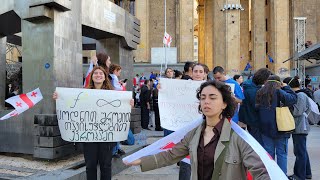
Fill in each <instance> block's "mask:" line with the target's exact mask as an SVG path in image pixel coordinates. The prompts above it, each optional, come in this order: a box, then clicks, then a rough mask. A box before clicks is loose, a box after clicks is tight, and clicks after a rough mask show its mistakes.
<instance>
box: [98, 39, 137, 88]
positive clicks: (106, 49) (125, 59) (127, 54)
mask: <svg viewBox="0 0 320 180" xmlns="http://www.w3.org/2000/svg"><path fill="white" fill-rule="evenodd" d="M121 38H122V37H114V38H108V39H101V40H98V41H97V53H100V52H102V53H106V54H107V55H108V56H110V59H111V62H112V64H119V65H120V66H121V79H128V81H127V86H126V87H127V90H128V91H131V90H132V89H131V87H133V86H132V75H133V69H132V67H133V51H132V50H129V49H126V48H124V46H123V45H122V40H121Z"/></svg>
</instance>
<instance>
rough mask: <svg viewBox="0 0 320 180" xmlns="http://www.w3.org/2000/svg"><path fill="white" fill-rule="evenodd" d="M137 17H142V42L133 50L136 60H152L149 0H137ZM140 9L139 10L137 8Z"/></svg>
mask: <svg viewBox="0 0 320 180" xmlns="http://www.w3.org/2000/svg"><path fill="white" fill-rule="evenodd" d="M135 8H136V10H135V13H136V17H137V18H138V19H140V20H141V21H140V44H139V45H138V47H137V50H134V51H133V56H134V61H135V62H151V55H150V54H151V50H150V46H149V8H150V6H149V0H136V1H135ZM137 9H139V10H137Z"/></svg>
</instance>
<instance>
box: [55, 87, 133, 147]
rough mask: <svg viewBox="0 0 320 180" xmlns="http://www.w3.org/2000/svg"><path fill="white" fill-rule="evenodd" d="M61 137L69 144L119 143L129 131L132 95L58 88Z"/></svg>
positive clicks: (108, 91) (57, 102)
mask: <svg viewBox="0 0 320 180" xmlns="http://www.w3.org/2000/svg"><path fill="white" fill-rule="evenodd" d="M56 92H57V94H58V99H57V100H56V113H57V119H58V124H59V129H60V133H61V137H62V139H63V140H65V141H69V142H119V141H123V140H126V139H127V136H128V132H129V128H130V115H131V106H130V100H131V96H132V93H131V92H128V91H111V90H96V89H77V88H61V87H57V88H56Z"/></svg>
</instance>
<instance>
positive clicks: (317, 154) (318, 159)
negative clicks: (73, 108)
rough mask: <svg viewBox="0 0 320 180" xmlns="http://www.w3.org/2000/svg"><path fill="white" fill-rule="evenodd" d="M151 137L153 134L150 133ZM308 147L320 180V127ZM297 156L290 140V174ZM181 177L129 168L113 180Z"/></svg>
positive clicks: (172, 170) (174, 171) (167, 170)
mask: <svg viewBox="0 0 320 180" xmlns="http://www.w3.org/2000/svg"><path fill="white" fill-rule="evenodd" d="M149 133H150V134H149V135H151V134H152V132H149ZM307 143H308V144H307V147H308V151H309V157H310V161H311V168H312V175H313V178H312V179H314V180H318V179H320V171H319V170H320V127H317V126H312V128H311V131H310V134H309V136H308V141H307ZM294 161H295V156H294V154H293V145H292V139H291V138H290V139H289V155H288V174H289V175H291V174H292V173H293V166H294ZM178 176H179V167H178V166H177V165H172V166H168V167H164V168H160V169H156V170H153V171H148V172H144V173H142V172H141V171H140V167H129V168H128V169H126V170H124V171H122V172H121V173H119V174H117V175H115V176H114V177H113V178H112V179H113V180H141V179H148V180H162V179H166V180H177V179H178Z"/></svg>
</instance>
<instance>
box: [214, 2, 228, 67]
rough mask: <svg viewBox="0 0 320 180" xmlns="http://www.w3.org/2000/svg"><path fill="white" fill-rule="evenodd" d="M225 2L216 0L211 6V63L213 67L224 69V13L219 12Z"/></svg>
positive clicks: (225, 12)
mask: <svg viewBox="0 0 320 180" xmlns="http://www.w3.org/2000/svg"><path fill="white" fill-rule="evenodd" d="M225 3H226V1H225V0H216V1H215V3H214V6H213V16H212V18H213V29H217V30H216V31H213V40H212V44H213V61H214V66H222V67H224V68H226V61H227V59H226V52H227V50H226V28H227V27H226V14H227V10H226V11H221V9H222V8H223V6H224V4H225Z"/></svg>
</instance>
